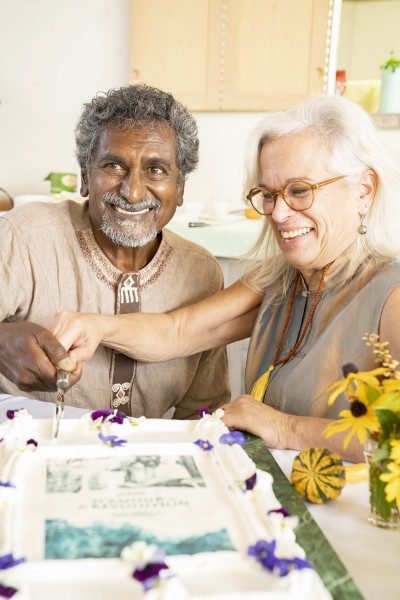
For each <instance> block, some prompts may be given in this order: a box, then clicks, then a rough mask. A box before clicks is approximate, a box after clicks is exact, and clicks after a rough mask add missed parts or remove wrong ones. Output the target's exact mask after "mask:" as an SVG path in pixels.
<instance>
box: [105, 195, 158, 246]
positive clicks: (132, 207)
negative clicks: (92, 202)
mask: <svg viewBox="0 0 400 600" xmlns="http://www.w3.org/2000/svg"><path fill="white" fill-rule="evenodd" d="M102 202H103V205H104V206H107V205H110V204H113V205H114V206H119V207H120V208H122V209H123V210H127V211H130V212H132V214H134V213H136V212H139V211H141V210H145V209H146V208H151V209H153V210H154V219H153V223H152V225H153V226H152V228H151V230H150V231H149V232H148V233H146V234H142V235H139V233H138V231H136V230H137V229H138V228H140V227H141V226H142V222H140V221H126V220H123V219H122V218H121V219H118V213H117V212H116V213H115V214H116V219H117V223H118V226H119V227H118V229H116V228H115V225H114V224H112V223H111V220H110V218H109V214H108V212H107V211H105V212H104V213H103V218H102V223H101V227H100V230H101V231H102V232H103V233H104V235H106V236H107V237H108V238H109V239H110V240H111V241H112V242H113V243H114V244H115V245H116V246H124V247H125V248H139V247H142V246H146V244H149V243H150V242H152V241H153V240H154V239H155V238H156V236H157V234H158V233H159V231H158V230H157V228H156V222H157V217H158V212H159V210H160V207H161V202H160V201H159V200H157V198H149V199H143V200H139V202H135V203H134V204H130V203H129V202H127V201H126V200H125V199H124V198H123V197H122V196H119V195H118V194H117V193H116V192H107V193H106V194H104V196H103V199H102Z"/></svg>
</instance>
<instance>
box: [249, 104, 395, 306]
mask: <svg viewBox="0 0 400 600" xmlns="http://www.w3.org/2000/svg"><path fill="white" fill-rule="evenodd" d="M304 131H309V132H310V133H312V134H313V135H315V136H317V137H318V138H319V139H320V140H321V146H323V147H324V148H325V149H327V150H328V151H329V152H330V153H331V155H332V177H333V176H335V175H336V174H337V175H341V174H342V173H346V174H347V177H346V179H349V180H352V181H355V180H356V179H357V178H358V177H359V176H360V175H361V174H362V173H363V172H364V171H365V170H366V169H368V168H370V169H373V171H374V172H375V173H376V176H377V188H376V192H375V198H374V201H373V203H372V206H371V207H370V209H369V211H368V215H367V220H366V224H367V227H368V231H367V234H366V235H358V237H357V241H356V243H355V246H354V252H353V255H352V259H351V260H350V262H349V265H348V269H347V276H348V277H351V276H352V275H353V274H354V273H355V271H356V270H357V269H358V267H359V266H360V265H361V263H363V262H364V261H365V260H366V259H367V258H369V259H370V261H369V263H371V261H372V262H373V264H374V265H375V266H376V267H377V266H378V265H381V264H383V263H387V262H392V261H393V260H394V259H397V258H399V257H400V235H399V228H400V165H399V161H398V159H396V158H395V157H394V156H393V152H392V151H390V150H389V149H388V148H386V147H385V145H384V144H383V142H382V140H381V138H380V137H379V135H378V132H377V130H376V128H375V125H374V123H373V121H372V119H371V117H370V116H369V114H368V113H367V112H366V111H365V110H364V109H363V108H361V106H359V105H358V104H355V103H353V102H351V101H350V100H347V99H346V98H343V97H342V96H338V95H332V96H322V95H320V96H314V97H312V98H310V99H308V100H306V101H305V102H304V103H302V104H300V105H298V106H295V107H293V108H291V109H289V110H287V111H284V112H270V113H267V115H266V116H265V117H264V118H263V119H262V121H261V122H260V123H259V124H258V125H257V126H256V127H255V129H254V130H253V132H252V133H251V134H250V136H249V138H248V145H247V153H246V163H245V179H244V185H243V196H244V199H245V198H246V195H247V193H248V192H249V190H250V189H251V188H253V187H257V186H258V185H259V182H260V160H259V159H260V152H261V148H262V146H263V144H264V143H265V142H267V141H268V140H274V139H277V138H281V137H284V136H288V135H291V134H293V133H298V132H304ZM247 202H248V201H247ZM260 256H261V257H262V258H261V259H260ZM254 257H256V258H257V261H256V263H255V266H254V268H252V269H251V270H250V271H249V272H248V273H247V274H246V275H245V276H244V277H243V280H244V282H245V283H247V285H249V286H251V287H252V288H254V289H256V290H258V291H263V290H264V289H265V287H266V286H268V285H271V284H274V288H273V289H274V290H275V291H274V294H273V295H275V296H276V298H277V299H278V298H279V299H280V298H281V297H282V295H283V294H285V292H286V290H287V288H288V286H289V285H290V282H291V281H292V279H293V273H294V269H293V267H291V266H290V265H289V264H288V263H287V262H286V261H285V259H284V258H283V255H282V253H281V251H280V249H279V246H278V243H277V241H276V239H275V236H274V234H273V231H272V228H271V226H270V224H269V222H268V220H267V219H265V223H264V226H263V229H262V232H261V234H260V236H259V238H258V240H257V242H256V244H255V245H254V247H253V248H252V250H251V251H250V252H249V253H248V254H247V255H246V258H254Z"/></svg>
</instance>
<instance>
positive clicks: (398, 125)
mask: <svg viewBox="0 0 400 600" xmlns="http://www.w3.org/2000/svg"><path fill="white" fill-rule="evenodd" d="M371 117H372V118H373V120H374V122H375V125H376V126H377V127H378V129H400V113H373V114H371Z"/></svg>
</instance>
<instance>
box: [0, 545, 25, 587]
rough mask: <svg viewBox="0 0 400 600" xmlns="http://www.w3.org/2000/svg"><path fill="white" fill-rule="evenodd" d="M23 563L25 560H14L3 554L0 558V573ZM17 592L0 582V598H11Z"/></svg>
mask: <svg viewBox="0 0 400 600" xmlns="http://www.w3.org/2000/svg"><path fill="white" fill-rule="evenodd" d="M23 562H25V558H14V556H13V555H12V554H11V553H9V554H3V556H0V571H5V570H6V569H11V568H12V567H16V566H17V565H20V564H21V563H23ZM17 592H18V590H17V589H16V588H15V587H12V586H10V585H6V584H5V583H1V582H0V597H1V598H12V597H13V596H14V595H15V594H16V593H17Z"/></svg>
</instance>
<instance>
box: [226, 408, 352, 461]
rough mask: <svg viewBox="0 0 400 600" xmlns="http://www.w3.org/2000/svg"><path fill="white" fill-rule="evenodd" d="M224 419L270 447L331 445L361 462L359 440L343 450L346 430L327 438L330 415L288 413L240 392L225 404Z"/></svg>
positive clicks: (329, 448) (299, 448) (290, 447)
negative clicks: (310, 415)
mask: <svg viewBox="0 0 400 600" xmlns="http://www.w3.org/2000/svg"><path fill="white" fill-rule="evenodd" d="M222 408H223V409H224V411H225V412H224V416H223V421H224V423H225V425H226V426H227V427H229V428H230V429H240V430H242V431H248V432H249V433H252V434H253V435H256V436H258V437H260V438H262V439H263V440H264V442H265V444H266V446H268V448H276V449H278V450H288V449H289V450H304V449H305V448H327V449H328V450H331V451H332V452H336V453H337V454H339V455H340V456H341V457H342V458H343V459H344V460H348V461H350V462H361V461H362V460H363V450H362V446H361V444H360V443H359V442H358V440H356V439H353V440H352V441H351V442H350V444H349V446H348V448H347V450H346V451H344V450H343V439H344V437H345V434H346V432H343V433H342V434H339V435H336V436H333V437H332V438H329V439H326V438H325V436H324V430H325V429H326V426H327V425H328V423H330V420H329V419H324V418H320V417H303V416H297V415H288V414H286V413H283V412H280V411H279V410H276V409H275V408H271V407H270V406H267V405H266V404H263V403H262V402H257V400H255V399H254V398H253V397H252V396H239V398H236V400H233V401H232V402H229V404H224V406H222Z"/></svg>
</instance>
